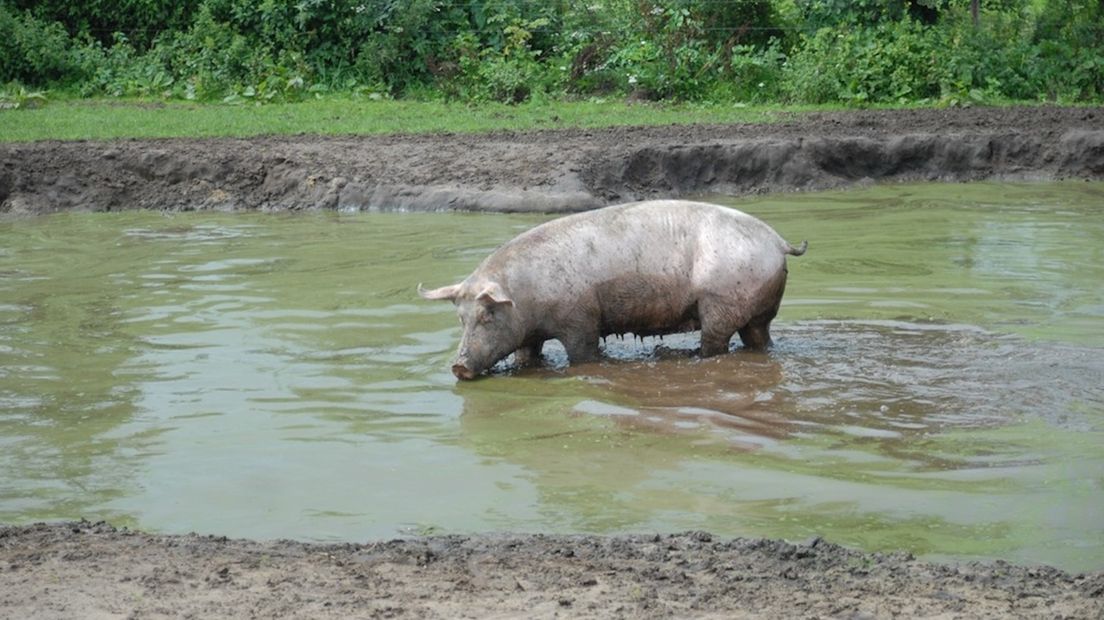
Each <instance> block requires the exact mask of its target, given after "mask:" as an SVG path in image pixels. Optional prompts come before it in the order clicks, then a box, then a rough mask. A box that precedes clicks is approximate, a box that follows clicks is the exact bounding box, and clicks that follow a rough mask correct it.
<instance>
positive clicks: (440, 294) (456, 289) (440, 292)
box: [418, 284, 460, 301]
mask: <svg viewBox="0 0 1104 620" xmlns="http://www.w3.org/2000/svg"><path fill="white" fill-rule="evenodd" d="M418 294H419V295H421V296H422V298H423V299H447V300H449V301H453V300H455V299H456V296H457V295H459V294H460V285H459V284H452V285H450V286H442V287H441V288H435V289H433V290H432V291H427V290H425V289H424V288H422V285H421V284H418Z"/></svg>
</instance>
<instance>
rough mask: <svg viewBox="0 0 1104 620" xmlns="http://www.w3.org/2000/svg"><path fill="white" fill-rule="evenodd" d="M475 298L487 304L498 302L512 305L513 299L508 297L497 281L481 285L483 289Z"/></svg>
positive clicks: (494, 304)
mask: <svg viewBox="0 0 1104 620" xmlns="http://www.w3.org/2000/svg"><path fill="white" fill-rule="evenodd" d="M475 299H476V301H479V302H481V303H483V304H486V305H488V306H497V305H499V304H507V305H510V306H512V305H514V300H512V299H510V296H509V295H507V294H506V291H504V290H502V285H500V284H499V283H498V282H490V283H488V284H487V286H485V287H483V290H482V291H481V292H480V293H479V296H478V297H476V298H475Z"/></svg>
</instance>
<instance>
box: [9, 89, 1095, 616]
mask: <svg viewBox="0 0 1104 620" xmlns="http://www.w3.org/2000/svg"><path fill="white" fill-rule="evenodd" d="M1059 178H1083V179H1104V109H1101V108H1056V107H1042V108H1015V109H988V108H974V109H965V110H959V109H956V110H924V111H896V112H890V111H878V112H871V111H855V112H840V113H829V114H814V115H804V116H788V117H784V118H781V119H780V121H779V122H778V123H776V124H771V125H725V126H683V127H655V128H615V129H603V130H565V131H541V132H532V133H524V134H506V133H495V134H485V135H477V136H472V135H429V136H386V137H360V138H355V137H317V136H296V137H263V138H255V139H241V140H237V139H222V140H206V139H205V140H183V139H174V140H124V141H113V142H37V143H29V144H0V213H4V212H6V213H9V214H25V215H33V214H41V213H49V212H55V211H62V210H74V209H79V210H93V211H110V210H119V209H133V208H143V209H164V210H192V209H223V210H244V209H261V210H294V209H326V208H331V209H332V208H340V209H393V208H403V209H421V210H444V209H471V210H499V211H525V210H538V211H574V210H581V209H587V208H593V207H597V206H600V205H604V204H610V203H615V202H622V201H627V200H632V199H637V198H647V197H673V196H681V195H687V194H695V193H709V192H716V193H726V194H743V193H753V192H765V191H800V190H810V189H823V188H830V187H843V186H848V185H854V184H864V183H870V182H876V181H916V180H943V181H964V180H979V179H1059ZM215 617H217V618H246V617H259V618H273V617H294V618H375V617H388V618H390V617H411V618H423V617H429V618H436V617H443V618H454V617H477V618H487V617H570V618H578V617H582V618H587V617H593V618H599V617H600V618H609V617H613V618H618V617H625V618H629V617H631V618H637V617H717V618H722V617H723V618H745V617H746V618H795V617H800V618H806V617H808V618H814V617H817V618H888V617H936V618H1007V617H1024V618H1040V617H1046V618H1093V619H1098V618H1101V617H1104V572H1097V573H1093V574H1088V575H1069V574H1066V573H1063V572H1061V571H1058V570H1055V569H1052V568H1047V567H1020V566H1013V565H1009V564H1006V563H1000V562H998V563H994V564H985V565H982V564H973V563H971V564H961V565H938V564H932V563H927V562H921V561H917V560H915V559H913V558H912V557H910V556H907V555H903V554H892V555H882V554H864V553H860V552H856V551H851V550H847V549H844V548H841V547H838V546H835V545H832V544H828V543H826V542H823V541H820V540H813V541H806V542H804V543H802V544H796V545H795V544H789V543H785V542H780V541H771V540H741V539H737V540H719V539H714V538H712V537H711V536H710V535H709V534H705V533H687V534H680V535H673V536H672V535H663V536H651V535H649V536H613V537H598V536H574V537H566V536H544V535H540V534H533V535H499V534H487V535H482V536H473V537H432V538H417V539H410V540H395V541H386V542H367V543H364V544H345V545H321V544H305V543H299V542H291V541H276V542H259V541H247V540H227V539H225V538H212V537H204V536H194V535H193V536H157V535H151V534H146V533H141V532H129V531H120V530H116V529H114V528H113V527H111V526H109V525H106V524H91V523H86V522H80V523H61V524H50V525H41V524H38V525H25V526H10V527H0V618H215Z"/></svg>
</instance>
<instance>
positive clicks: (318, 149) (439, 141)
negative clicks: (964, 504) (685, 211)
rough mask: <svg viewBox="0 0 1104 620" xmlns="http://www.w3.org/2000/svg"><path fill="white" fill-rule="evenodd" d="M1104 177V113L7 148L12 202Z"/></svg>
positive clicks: (793, 119) (746, 188)
mask: <svg viewBox="0 0 1104 620" xmlns="http://www.w3.org/2000/svg"><path fill="white" fill-rule="evenodd" d="M1056 178H1086V179H1102V178H1104V109H1101V108H1058V107H1039V108H1004V109H998V108H970V109H949V110H917V111H850V112H837V113H818V114H807V115H784V116H781V117H780V120H779V122H777V123H773V124H759V125H720V126H702V125H696V126H667V127H647V128H640V127H630V128H612V129H593V130H557V131H538V132H531V133H519V134H515V133H493V134H483V135H414V136H376V137H318V136H291V137H261V138H249V139H201V140H200V139H196V140H193V139H169V140H123V141H112V142H36V143H29V144H3V145H0V212H4V211H6V212H15V213H46V212H52V211H59V210H66V209H82V210H94V211H109V210H119V209H133V208H142V209H166V210H190V209H263V210H285V209H329V208H341V209H413V210H443V209H471V210H492V211H571V210H582V209H587V208H593V207H596V206H600V205H604V204H611V203H615V202H623V201H628V200H634V199H640V198H646V197H674V196H679V195H685V194H691V193H701V192H716V193H724V194H743V193H750V192H763V191H788V190H810V189H825V188H833V187H841V186H846V185H849V184H854V183H862V182H869V181H871V180H873V181H883V180H884V181H915V180H947V181H967V180H980V179H1056Z"/></svg>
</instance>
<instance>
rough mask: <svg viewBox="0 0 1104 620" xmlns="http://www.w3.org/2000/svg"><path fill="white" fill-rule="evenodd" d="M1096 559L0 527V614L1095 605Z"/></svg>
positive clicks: (621, 540)
mask: <svg viewBox="0 0 1104 620" xmlns="http://www.w3.org/2000/svg"><path fill="white" fill-rule="evenodd" d="M1102 613H1104V573H1094V574H1081V575H1070V574H1067V573H1064V572H1062V571H1059V570H1056V569H1053V568H1047V567H1019V566H1014V565H1011V564H1007V563H1004V562H995V563H986V564H979V563H965V564H959V565H954V566H951V565H940V564H934V563H928V562H921V561H917V560H916V559H914V558H913V557H911V556H909V555H907V554H901V553H894V554H879V553H872V554H868V553H859V552H856V551H851V550H848V549H845V548H843V547H840V546H837V545H833V544H830V543H827V542H824V541H823V540H821V539H819V538H815V539H812V540H808V541H805V542H802V543H799V544H791V543H787V542H782V541H775V540H763V539H724V540H721V539H716V538H714V537H712V536H711V535H709V534H707V533H704V532H687V533H682V534H667V535H637V536H632V535H625V536H582V535H580V536H564V535H513V534H501V535H482V536H432V537H420V538H411V539H396V540H389V541H380V542H371V543H366V544H351V543H350V544H318V543H315V544H309V543H302V542H294V541H275V542H257V541H249V540H234V539H227V538H223V537H210V536H200V535H195V534H190V535H182V536H160V535H152V534H147V533H141V532H131V531H127V530H120V529H116V528H114V527H112V526H110V525H107V524H104V523H90V522H84V521H82V522H71V523H55V524H35V525H28V526H18V527H0V616H5V617H13V618H14V617H28V618H55V617H57V618H65V617H74V618H75V617H97V618H102V617H288V616H292V617H310V618H348V617H357V618H371V617H416V618H457V617H479V618H483V617H554V616H558V617H572V618H640V617H725V618H806V617H824V618H889V617H908V618H912V617H941V618H944V617H945V618H952V617H963V618H966V617H969V618H1009V617H1031V618H1036V617H1062V618H1100V617H1101V614H1102Z"/></svg>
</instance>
